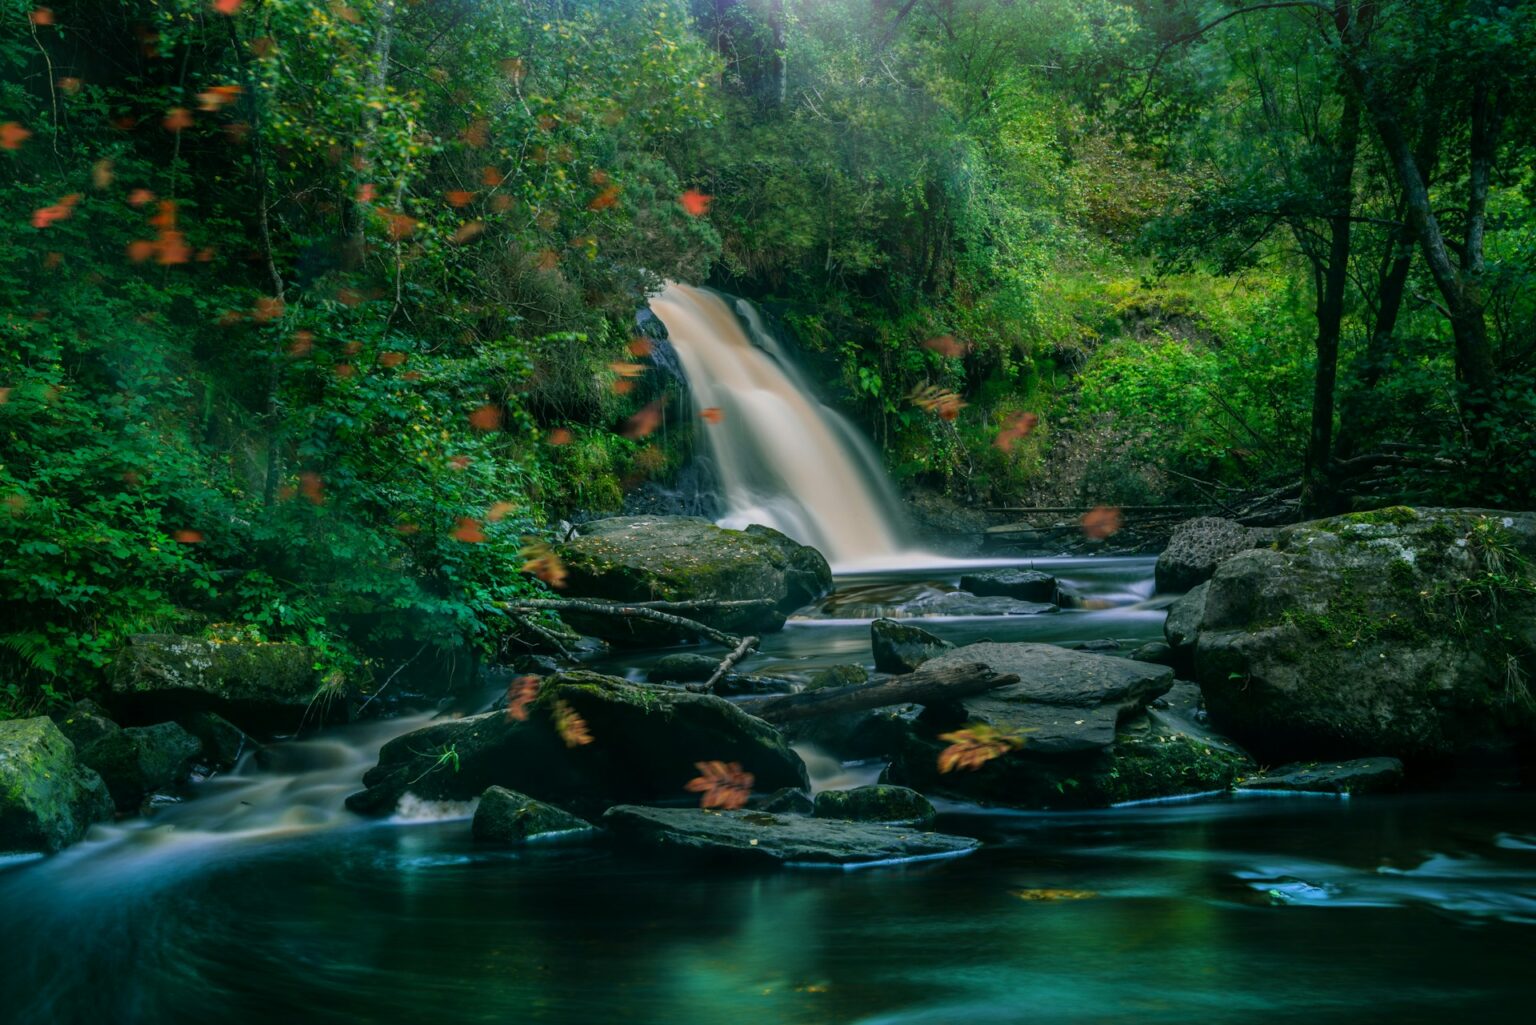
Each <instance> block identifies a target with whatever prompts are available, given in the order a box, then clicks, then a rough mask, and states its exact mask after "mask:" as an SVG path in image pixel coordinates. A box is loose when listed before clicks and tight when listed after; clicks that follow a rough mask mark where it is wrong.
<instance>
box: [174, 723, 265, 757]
mask: <svg viewBox="0 0 1536 1025" xmlns="http://www.w3.org/2000/svg"><path fill="white" fill-rule="evenodd" d="M179 721H180V723H181V725H182V726H183V727H185V728H186V730H187V732H188V733H190V734H192V736H194V737H196V738H197V739H198V741H199V742H200V743H201V744H202V745H203V753H202V758H203V762H204V763H205V764H206V765H209V766H211V767H212V768H215V769H232V768H234V767H235V763H236V762H238V761H239V760H240V756H241V755H243V754H245V753H246V752H248V751H256V750H259V749H260V746H261V745H259V744H257V743H256V741H254V740H252V739H251V738H250V737H248V736H246V734H245V731H244V730H242V729H241V728H240V727H238V726H236V725H235V724H234V723H232V722H230V721H229V720H228V719H225V718H224V717H223V716H221V715H215V714H214V713H213V712H193V713H192V714H190V715H187V716H183V717H182V718H181V719H180V720H179Z"/></svg>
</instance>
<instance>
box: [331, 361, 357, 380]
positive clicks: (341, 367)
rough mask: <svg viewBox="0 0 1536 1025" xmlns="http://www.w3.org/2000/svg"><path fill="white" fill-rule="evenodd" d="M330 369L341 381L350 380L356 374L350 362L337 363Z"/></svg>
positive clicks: (355, 369)
mask: <svg viewBox="0 0 1536 1025" xmlns="http://www.w3.org/2000/svg"><path fill="white" fill-rule="evenodd" d="M331 371H332V373H334V374H335V375H336V376H337V377H338V378H340V379H341V380H343V381H347V380H350V379H352V378H354V377H356V376H357V368H356V367H354V366H353V365H352V364H350V363H338V364H336V365H335V366H334V367H332V368H331Z"/></svg>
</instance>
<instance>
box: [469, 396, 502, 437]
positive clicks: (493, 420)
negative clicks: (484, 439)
mask: <svg viewBox="0 0 1536 1025" xmlns="http://www.w3.org/2000/svg"><path fill="white" fill-rule="evenodd" d="M469 425H470V426H471V427H473V428H474V429H475V430H477V431H494V430H496V429H497V428H498V427H500V426H501V407H500V406H497V405H496V404H495V403H494V402H487V403H486V404H485V405H483V406H481V407H480V408H479V409H476V410H475V411H474V412H473V413H471V414H469Z"/></svg>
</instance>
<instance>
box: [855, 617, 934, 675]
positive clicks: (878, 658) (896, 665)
mask: <svg viewBox="0 0 1536 1025" xmlns="http://www.w3.org/2000/svg"><path fill="white" fill-rule="evenodd" d="M869 634H870V646H871V647H872V648H873V649H874V653H875V669H876V670H878V671H879V672H882V673H910V672H912V670H914V669H916V668H917V667H918V666H920V665H922V664H923V663H924V662H926V661H928V660H929V659H930V658H937V657H938V656H939V655H942V654H944V652H946V651H949V650H950V649H951V648H953V647H954V645H953V644H951V643H949V642H948V641H946V640H942V639H940V638H938V637H935V636H934V635H933V634H931V633H929V632H928V631H927V630H924V629H923V628H922V627H920V626H913V625H912V624H910V623H899V622H897V621H896V620H894V619H877V620H875V621H874V622H872V623H870V624H869Z"/></svg>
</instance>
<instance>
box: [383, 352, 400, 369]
mask: <svg viewBox="0 0 1536 1025" xmlns="http://www.w3.org/2000/svg"><path fill="white" fill-rule="evenodd" d="M404 362H405V353H403V352H381V353H379V365H380V366H383V367H398V366H399V365H400V364H402V363H404Z"/></svg>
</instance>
